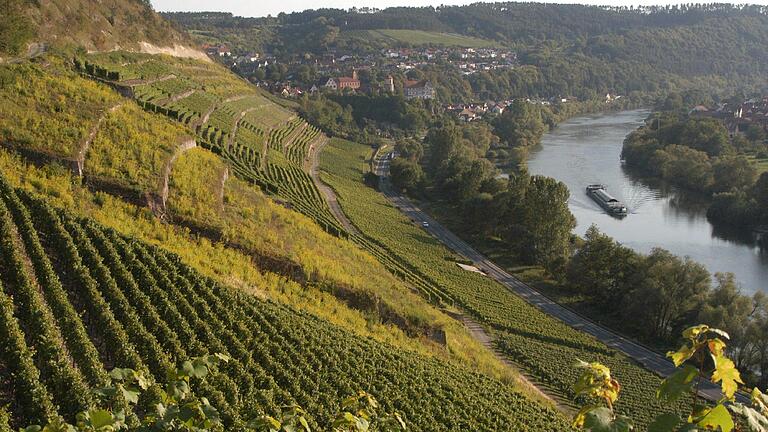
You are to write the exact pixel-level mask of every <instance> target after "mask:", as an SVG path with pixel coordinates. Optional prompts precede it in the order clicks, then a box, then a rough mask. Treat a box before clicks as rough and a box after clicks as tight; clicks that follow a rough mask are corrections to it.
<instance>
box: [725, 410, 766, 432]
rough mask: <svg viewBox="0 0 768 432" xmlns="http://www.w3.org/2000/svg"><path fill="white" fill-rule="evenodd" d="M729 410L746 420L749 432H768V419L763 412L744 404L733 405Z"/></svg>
mask: <svg viewBox="0 0 768 432" xmlns="http://www.w3.org/2000/svg"><path fill="white" fill-rule="evenodd" d="M729 408H730V409H731V411H733V412H734V413H735V414H737V415H739V416H741V417H743V418H744V419H746V421H747V424H748V425H749V430H751V431H753V432H768V419H766V418H765V416H764V415H763V414H762V413H761V412H759V411H757V410H756V409H754V408H750V407H748V406H745V405H742V404H733V405H731V406H730V407H729Z"/></svg>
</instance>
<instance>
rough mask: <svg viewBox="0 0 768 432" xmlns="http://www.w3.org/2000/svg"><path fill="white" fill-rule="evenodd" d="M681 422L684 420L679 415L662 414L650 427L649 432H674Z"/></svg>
mask: <svg viewBox="0 0 768 432" xmlns="http://www.w3.org/2000/svg"><path fill="white" fill-rule="evenodd" d="M681 421H683V420H682V419H681V418H680V416H678V415H677V414H673V413H668V414H662V415H660V416H658V417H656V419H655V420H654V421H653V423H651V424H649V425H648V432H673V431H674V430H675V428H676V427H677V425H678V424H680V422H681Z"/></svg>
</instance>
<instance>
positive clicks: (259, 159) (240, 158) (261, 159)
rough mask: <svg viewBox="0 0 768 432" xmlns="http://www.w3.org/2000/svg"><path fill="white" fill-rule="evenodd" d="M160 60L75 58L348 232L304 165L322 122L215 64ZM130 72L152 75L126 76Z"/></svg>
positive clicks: (235, 169)
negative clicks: (313, 121)
mask: <svg viewBox="0 0 768 432" xmlns="http://www.w3.org/2000/svg"><path fill="white" fill-rule="evenodd" d="M158 62H159V60H158V59H157V57H155V56H149V55H140V54H128V53H120V52H115V53H105V54H95V55H90V56H88V57H86V59H84V60H80V61H79V62H78V64H80V65H81V67H82V68H83V70H84V72H85V73H89V74H93V75H94V76H96V77H98V78H100V79H107V80H112V81H114V82H115V85H117V86H126V85H129V86H130V87H131V89H132V90H133V94H134V95H135V97H136V100H137V102H138V103H139V105H141V106H142V107H143V108H144V109H145V110H148V111H150V112H154V113H159V114H163V115H167V116H169V117H171V118H173V119H175V120H177V121H179V122H181V123H183V124H184V125H186V126H188V127H190V128H194V130H195V133H196V135H197V138H198V140H197V141H198V144H200V145H201V146H203V147H205V148H207V149H209V150H211V151H213V152H214V153H216V154H218V155H220V156H221V157H222V158H223V159H224V160H225V161H227V163H228V164H230V165H231V170H232V173H233V174H234V175H236V176H238V177H240V178H241V179H243V180H246V181H247V182H249V183H251V184H254V185H257V186H259V187H260V188H261V189H262V190H263V191H265V192H267V193H269V194H272V195H275V196H277V197H278V198H279V199H280V200H282V201H284V202H285V203H286V205H288V206H290V207H291V208H293V209H295V210H297V211H299V212H301V213H303V214H304V215H306V216H309V217H310V218H312V219H313V220H315V221H316V222H317V223H318V224H319V225H320V226H321V227H323V229H325V230H326V231H328V232H330V233H332V234H335V235H338V236H345V235H346V232H345V231H344V229H343V228H342V227H341V226H340V225H339V223H338V221H336V219H335V218H334V217H333V215H332V214H331V212H330V210H329V208H328V205H327V203H326V202H325V200H324V199H323V197H322V196H321V195H320V192H319V191H318V189H317V187H316V186H315V184H314V182H313V181H312V178H311V177H310V176H309V175H308V174H307V172H306V171H305V170H306V161H307V158H308V155H309V153H310V151H311V149H312V146H313V143H314V142H315V141H317V140H318V139H319V138H320V131H319V130H318V129H316V128H314V127H312V126H309V125H307V124H306V123H305V122H304V121H303V120H301V119H300V118H298V117H296V116H295V114H292V113H290V112H289V111H288V110H285V109H283V108H281V107H279V106H277V105H276V104H274V103H272V102H270V101H269V100H268V99H266V98H265V97H264V96H262V95H261V94H260V93H258V91H256V89H254V88H253V87H251V86H250V85H248V84H247V83H245V82H243V81H241V80H239V79H237V78H234V76H233V75H232V74H230V73H228V72H227V71H224V70H222V69H221V68H219V67H218V66H215V65H210V64H205V63H200V62H194V61H191V60H178V59H171V58H165V57H163V58H162V62H161V63H162V65H163V66H162V67H159V66H154V65H156V64H157V63H158ZM168 76H172V77H171V78H170V79H164V78H167V77H168ZM126 77H130V79H140V80H149V82H146V83H143V82H140V83H138V84H135V83H134V82H128V84H126V81H125V79H126ZM158 78H160V79H161V80H160V81H152V80H156V79H158ZM121 80H122V81H121ZM134 162H135V161H134Z"/></svg>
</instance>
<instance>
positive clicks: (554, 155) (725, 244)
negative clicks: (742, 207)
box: [528, 110, 768, 293]
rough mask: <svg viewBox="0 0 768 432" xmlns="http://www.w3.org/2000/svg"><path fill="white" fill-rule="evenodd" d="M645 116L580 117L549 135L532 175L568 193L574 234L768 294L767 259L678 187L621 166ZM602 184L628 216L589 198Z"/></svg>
mask: <svg viewBox="0 0 768 432" xmlns="http://www.w3.org/2000/svg"><path fill="white" fill-rule="evenodd" d="M648 114H649V111H647V110H631V111H622V112H619V113H610V114H599V115H591V116H582V117H576V118H573V119H570V120H568V121H566V122H563V123H561V124H560V126H559V127H557V128H556V129H554V130H552V131H551V132H549V133H548V134H546V135H545V136H544V138H543V140H542V145H541V146H539V147H538V148H537V149H534V150H533V151H532V152H531V155H530V158H529V160H528V170H529V172H530V173H531V174H538V175H545V176H549V177H553V178H555V179H557V180H559V181H561V182H563V183H564V184H565V185H566V186H567V187H568V189H569V191H570V198H569V200H568V206H569V209H570V210H571V212H572V213H573V214H574V216H575V217H576V221H577V226H576V229H575V230H574V233H575V234H577V235H584V233H585V232H586V231H587V229H588V228H589V227H590V226H592V225H596V226H597V227H598V228H599V229H600V230H601V231H602V232H604V233H605V234H607V235H609V236H611V237H613V238H614V239H616V240H617V241H618V242H620V243H621V244H623V245H625V246H627V247H630V248H631V249H633V250H635V251H638V252H641V253H649V252H651V251H652V250H653V249H654V248H656V247H661V248H664V249H667V250H669V251H671V252H672V253H674V254H675V255H678V256H681V257H685V256H688V257H690V258H691V259H693V260H694V261H697V262H700V263H702V264H704V265H705V266H706V268H707V269H708V270H709V271H710V272H711V273H713V274H714V273H716V272H732V273H734V274H735V275H736V279H737V281H738V282H739V283H740V285H741V287H742V290H743V291H744V292H745V293H754V292H756V291H758V290H766V289H768V287H766V286H765V281H768V254H766V252H765V251H761V249H760V248H759V246H758V245H757V244H756V243H754V242H753V241H750V239H748V238H744V236H740V235H738V234H737V233H733V232H729V231H727V230H723V229H720V228H718V227H716V226H714V225H712V224H711V223H710V222H709V220H708V219H707V215H706V211H707V204H706V202H702V201H701V200H700V199H693V197H691V196H688V195H686V194H681V193H679V189H678V188H676V187H670V186H669V185H668V184H665V183H663V182H657V181H648V179H647V178H643V177H642V176H638V175H637V173H634V172H632V171H629V170H627V168H626V167H624V166H622V164H621V163H620V155H621V151H622V145H623V142H624V138H625V137H626V136H627V135H628V134H629V133H631V132H632V131H634V130H635V129H637V127H638V126H640V125H642V124H643V122H644V120H645V118H646V117H647V116H648ZM591 183H600V184H605V185H606V186H607V187H608V191H609V192H610V193H611V194H612V195H614V196H616V198H618V199H619V200H620V201H622V202H624V203H625V204H627V206H628V207H629V211H630V214H629V215H628V216H627V217H626V218H624V219H622V220H619V219H616V218H613V217H611V216H609V215H607V214H606V213H605V212H604V211H603V209H601V208H600V207H599V206H597V205H596V204H595V203H594V202H593V201H592V200H591V199H589V198H588V197H587V196H586V194H585V193H584V187H585V186H586V185H587V184H591Z"/></svg>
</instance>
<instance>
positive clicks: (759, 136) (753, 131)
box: [744, 124, 766, 143]
mask: <svg viewBox="0 0 768 432" xmlns="http://www.w3.org/2000/svg"><path fill="white" fill-rule="evenodd" d="M744 135H745V136H746V137H747V139H748V140H750V141H752V142H755V143H761V142H763V141H765V138H766V133H765V130H764V129H763V128H761V127H760V126H758V125H754V124H753V125H750V126H749V127H748V128H747V130H746V132H744Z"/></svg>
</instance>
